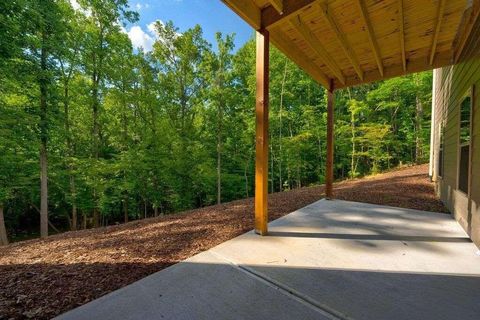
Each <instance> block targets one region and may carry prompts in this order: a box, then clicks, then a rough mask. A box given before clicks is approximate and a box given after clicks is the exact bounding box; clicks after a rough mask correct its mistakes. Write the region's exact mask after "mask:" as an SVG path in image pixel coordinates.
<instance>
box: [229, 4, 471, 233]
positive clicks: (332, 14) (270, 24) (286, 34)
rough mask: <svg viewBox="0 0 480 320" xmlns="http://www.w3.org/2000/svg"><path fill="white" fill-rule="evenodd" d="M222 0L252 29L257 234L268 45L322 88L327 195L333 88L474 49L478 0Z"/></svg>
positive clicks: (467, 55) (263, 181)
mask: <svg viewBox="0 0 480 320" xmlns="http://www.w3.org/2000/svg"><path fill="white" fill-rule="evenodd" d="M222 1H223V2H224V3H225V4H226V5H227V6H229V7H230V8H231V9H232V10H233V11H234V12H235V13H237V14H238V15H239V16H240V17H241V18H242V19H243V20H244V21H245V22H246V23H248V24H249V25H250V26H251V27H252V28H254V29H255V30H256V42H257V55H256V82H257V85H256V90H257V94H256V162H255V168H256V169H255V170H256V171H255V175H256V177H255V231H256V232H257V233H258V234H261V235H266V234H267V233H268V227H267V222H268V199H267V198H268V159H269V157H268V148H269V141H268V136H269V133H268V128H269V48H270V43H273V44H274V45H275V46H276V47H277V48H278V49H279V50H280V51H282V52H283V53H284V54H285V55H286V56H287V57H288V58H290V59H291V60H292V61H293V62H295V63H296V64H297V65H298V66H299V67H301V68H302V69H303V70H304V71H305V72H306V73H307V74H309V75H310V76H311V77H312V78H313V79H314V80H316V81H317V82H318V83H319V85H321V86H323V87H324V88H325V89H326V91H327V135H326V145H327V152H326V161H325V164H326V169H325V197H326V199H332V198H334V196H335V195H334V191H333V181H334V180H335V177H334V140H335V139H334V136H335V134H334V113H335V112H334V104H335V101H334V100H335V94H334V93H335V90H338V89H343V88H348V87H351V86H356V85H360V84H363V83H368V82H373V81H378V80H383V79H388V78H392V77H397V76H402V75H406V74H410V73H415V72H420V71H426V70H432V69H435V68H440V67H445V66H449V65H454V64H458V63H462V62H464V61H468V60H469V59H471V58H473V57H476V56H478V55H479V53H480V42H479V41H478V39H479V37H480V19H479V16H480V0H448V1H447V0H383V1H374V0H355V1H347V0H222ZM433 117H434V115H433V116H432V118H433ZM432 123H433V121H432ZM432 128H433V125H432ZM433 136H434V135H433V134H432V137H433ZM432 139H433V138H432ZM434 143H435V141H431V145H433V144H434ZM432 150H433V148H432ZM432 150H431V155H430V162H431V163H430V165H432V159H433V155H432ZM430 175H431V176H432V175H433V173H432V169H430ZM433 178H434V179H435V178H436V177H435V176H434V177H433Z"/></svg>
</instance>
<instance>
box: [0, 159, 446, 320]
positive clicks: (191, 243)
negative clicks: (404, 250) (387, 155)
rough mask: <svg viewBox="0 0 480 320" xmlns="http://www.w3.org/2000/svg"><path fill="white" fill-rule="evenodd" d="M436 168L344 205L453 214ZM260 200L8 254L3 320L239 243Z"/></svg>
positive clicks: (382, 181) (351, 195)
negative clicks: (439, 192)
mask: <svg viewBox="0 0 480 320" xmlns="http://www.w3.org/2000/svg"><path fill="white" fill-rule="evenodd" d="M427 171H428V166H426V165H421V166H414V167H407V168H402V169H399V170H395V171H391V172H389V173H385V174H381V175H376V176H372V177H367V178H363V179H358V180H351V181H344V182H339V183H337V184H336V185H335V189H334V190H335V197H336V198H338V199H344V200H351V201H361V202H369V203H375V204H384V205H390V206H397V207H405V208H412V209H419V210H428V211H439V212H446V211H445V208H444V207H443V205H442V203H441V202H440V201H439V200H437V199H436V197H435V195H434V189H433V184H432V183H430V182H429V178H428V175H427ZM322 194H323V186H316V187H309V188H302V189H297V190H293V191H288V192H283V193H275V194H272V195H271V196H270V197H269V206H270V207H269V214H270V220H274V219H277V218H279V217H281V216H283V215H285V214H288V213H290V212H292V211H294V210H297V209H299V208H301V207H304V206H305V205H307V204H310V203H312V202H314V201H316V200H318V199H320V198H322ZM252 213H253V199H245V200H239V201H233V202H230V203H226V204H223V205H216V206H211V207H205V208H201V209H197V210H191V211H187V212H184V213H181V214H175V215H170V216H166V217H163V218H151V219H146V220H142V221H134V222H130V223H128V224H124V225H118V226H110V227H106V228H101V229H96V230H83V231H76V232H67V233H64V234H60V235H56V236H52V237H50V238H48V239H46V240H30V241H24V242H18V243H14V244H11V245H9V246H7V247H3V248H1V249H0V319H11V318H12V319H23V318H35V319H46V318H51V317H53V316H55V315H59V314H61V313H63V312H65V311H67V310H70V309H72V308H75V307H77V306H80V305H82V304H85V303H87V302H89V301H91V300H93V299H96V298H99V297H100V296H102V295H104V294H106V293H109V292H111V291H113V290H116V289H119V288H121V287H123V286H125V285H128V284H130V283H132V282H134V281H136V280H138V279H140V278H143V277H145V276H147V275H149V274H151V273H154V272H156V271H159V270H161V269H164V268H166V267H168V266H170V265H172V264H174V263H177V262H179V261H181V260H183V259H186V258H188V257H190V256H192V255H195V254H197V253H199V252H201V251H204V250H207V249H209V248H212V247H214V246H216V245H218V244H220V243H222V242H224V241H226V240H229V239H232V238H234V237H236V236H238V235H240V234H242V233H244V232H246V231H249V230H250V229H251V228H252V225H253V214H252Z"/></svg>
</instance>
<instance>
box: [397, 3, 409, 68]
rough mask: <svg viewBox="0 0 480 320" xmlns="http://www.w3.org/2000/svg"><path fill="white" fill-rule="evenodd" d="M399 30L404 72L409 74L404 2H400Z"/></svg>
mask: <svg viewBox="0 0 480 320" xmlns="http://www.w3.org/2000/svg"><path fill="white" fill-rule="evenodd" d="M398 30H399V34H400V50H401V51H402V66H403V72H407V57H406V52H405V16H404V14H403V0H398Z"/></svg>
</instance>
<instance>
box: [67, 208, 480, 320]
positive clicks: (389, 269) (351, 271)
mask: <svg viewBox="0 0 480 320" xmlns="http://www.w3.org/2000/svg"><path fill="white" fill-rule="evenodd" d="M269 230H270V231H269V236H266V237H260V236H258V235H256V234H254V233H253V232H249V233H246V234H243V235H241V236H239V237H237V238H235V239H232V240H230V241H227V242H225V243H223V244H221V245H219V246H217V247H215V248H213V249H211V250H208V251H205V252H203V253H201V254H198V255H196V256H194V257H192V258H190V259H187V260H185V261H184V262H182V263H179V264H176V265H174V266H172V267H170V268H167V269H165V270H163V271H160V272H158V273H155V274H153V275H151V276H149V277H146V278H144V279H142V280H140V281H138V282H136V283H133V284H131V285H129V286H127V287H125V288H122V289H120V290H117V291H115V292H113V293H111V294H108V295H106V296H104V297H102V298H100V299H98V300H95V301H92V302H90V303H88V304H86V305H84V306H81V307H79V308H77V309H75V310H72V311H70V312H67V313H65V314H63V315H62V316H60V317H58V319H436V320H438V319H455V320H456V319H479V318H480V255H478V254H477V252H478V249H477V248H476V246H475V245H474V244H472V243H471V242H470V240H469V239H468V237H467V235H466V234H465V232H464V231H463V230H462V228H461V227H460V226H459V225H458V224H457V222H455V220H453V219H452V217H451V216H450V215H447V214H441V213H432V212H423V211H415V210H408V209H400V208H393V207H385V206H377V205H370V204H364V203H355V202H347V201H338V200H336V201H326V200H320V201H318V202H316V203H313V204H311V205H309V206H307V207H305V208H302V209H300V210H297V211H295V212H293V213H291V214H289V215H287V216H285V217H283V218H280V219H278V220H276V221H274V222H272V223H270V224H269Z"/></svg>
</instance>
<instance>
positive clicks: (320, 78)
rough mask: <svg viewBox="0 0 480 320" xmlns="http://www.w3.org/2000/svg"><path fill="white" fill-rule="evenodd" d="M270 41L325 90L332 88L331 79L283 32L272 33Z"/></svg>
mask: <svg viewBox="0 0 480 320" xmlns="http://www.w3.org/2000/svg"><path fill="white" fill-rule="evenodd" d="M270 41H271V42H272V43H273V44H274V45H275V47H277V48H278V49H279V50H280V51H282V52H283V53H284V54H285V55H286V56H287V57H288V58H289V59H290V60H292V61H293V62H295V63H296V64H297V65H298V66H299V67H300V68H302V69H303V71H305V72H306V73H307V74H309V75H310V76H311V77H312V78H313V79H314V80H315V81H317V82H318V83H320V84H321V85H322V86H324V87H325V88H329V87H330V83H331V79H330V78H328V77H327V75H325V74H324V73H323V72H321V71H320V68H319V67H318V66H317V65H316V64H315V62H314V61H312V60H311V59H310V58H309V57H307V55H305V54H304V53H302V51H301V50H300V49H299V48H296V47H293V46H292V44H291V41H290V39H288V38H287V36H286V35H285V34H284V33H283V32H281V31H280V30H275V32H270Z"/></svg>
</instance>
